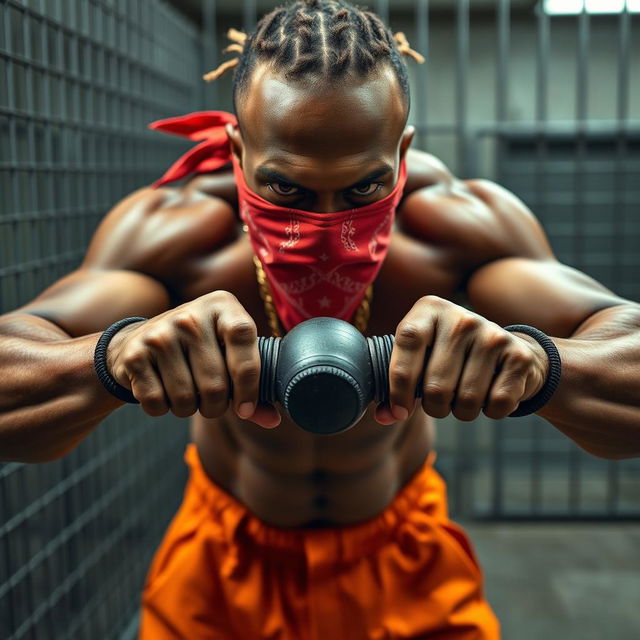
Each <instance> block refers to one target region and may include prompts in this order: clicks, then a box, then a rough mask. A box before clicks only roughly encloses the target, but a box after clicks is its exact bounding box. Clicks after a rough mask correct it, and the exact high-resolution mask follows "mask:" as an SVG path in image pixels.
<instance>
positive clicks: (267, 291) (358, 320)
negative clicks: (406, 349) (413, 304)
mask: <svg viewBox="0 0 640 640" xmlns="http://www.w3.org/2000/svg"><path fill="white" fill-rule="evenodd" d="M253 264H254V265H255V267H256V277H257V279H258V287H259V288H260V297H261V298H262V301H263V303H264V310H265V313H266V314H267V320H268V321H269V327H270V328H271V335H272V336H274V337H276V338H281V337H282V336H283V335H284V331H283V330H282V325H281V324H280V319H279V318H278V312H277V311H276V307H275V305H274V303H273V296H272V295H271V287H270V286H269V282H268V281H267V274H266V273H265V272H264V269H263V268H262V263H261V262H260V259H259V258H258V256H256V255H254V256H253ZM372 299H373V285H372V284H370V285H369V286H368V287H367V291H366V293H365V294H364V298H362V300H361V301H360V305H359V306H358V308H357V309H356V311H355V313H354V314H353V325H354V326H355V328H356V329H358V331H360V333H362V334H364V333H365V331H366V330H367V325H368V324H369V316H370V314H371V300H372Z"/></svg>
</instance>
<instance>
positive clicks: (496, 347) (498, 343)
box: [484, 329, 511, 351]
mask: <svg viewBox="0 0 640 640" xmlns="http://www.w3.org/2000/svg"><path fill="white" fill-rule="evenodd" d="M510 342H511V336H510V335H509V334H508V333H507V332H506V331H502V330H500V331H496V330H495V329H490V330H489V331H488V333H487V334H486V336H485V338H484V344H485V347H486V348H487V349H488V350H489V351H501V350H502V349H504V348H505V347H507V346H508V345H509V344H510Z"/></svg>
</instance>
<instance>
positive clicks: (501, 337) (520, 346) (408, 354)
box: [376, 296, 549, 424]
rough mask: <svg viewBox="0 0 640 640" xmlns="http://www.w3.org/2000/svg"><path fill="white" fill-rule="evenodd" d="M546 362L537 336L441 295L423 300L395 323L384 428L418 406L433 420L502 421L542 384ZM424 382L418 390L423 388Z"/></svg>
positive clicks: (381, 412) (381, 417)
mask: <svg viewBox="0 0 640 640" xmlns="http://www.w3.org/2000/svg"><path fill="white" fill-rule="evenodd" d="M548 367H549V361H548V358H547V355H546V353H545V351H544V349H543V348H542V347H541V346H540V345H539V344H538V343H537V342H536V341H535V340H533V339H532V338H530V337H529V336H525V335H522V334H517V333H510V332H509V331H505V330H504V329H502V328H501V327H500V326H498V325H497V324H495V323H493V322H490V321H489V320H486V319H485V318H483V317H481V316H479V315H477V314H475V313H472V312H471V311H468V310H467V309H464V308H463V307H460V306H458V305H456V304H454V303H452V302H449V301H447V300H444V299H442V298H438V297H437V296H425V297H423V298H421V299H420V300H418V301H417V302H416V304H415V305H414V306H413V307H412V309H411V310H410V311H409V313H408V314H407V315H406V316H405V317H404V318H403V319H402V320H401V322H400V323H399V324H398V327H397V330H396V334H395V345H394V347H393V351H392V353H391V362H390V366H389V385H390V406H389V407H386V406H382V405H381V406H379V407H378V408H377V409H376V419H377V420H378V422H381V423H382V424H390V423H391V422H394V421H396V420H402V419H404V418H406V417H407V415H408V414H409V413H411V412H412V411H413V409H414V407H415V405H416V404H417V401H416V398H415V390H416V388H421V389H422V408H423V409H424V411H425V412H426V413H427V414H429V415H430V416H433V417H434V418H444V417H445V416H447V415H448V414H449V413H453V415H454V416H455V417H456V418H458V419H460V420H473V419H475V418H477V417H478V415H479V413H480V412H481V411H482V412H483V413H484V414H485V415H487V416H488V417H490V418H495V419H498V418H504V417H506V416H508V415H509V414H510V413H511V412H513V411H515V409H516V408H517V407H518V405H519V404H520V402H522V401H524V400H528V399H529V398H531V397H533V396H534V395H536V393H538V391H540V389H541V388H542V387H543V385H544V383H545V380H546V377H547V373H548ZM419 385H420V387H419Z"/></svg>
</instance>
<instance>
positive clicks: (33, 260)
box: [0, 0, 201, 640]
mask: <svg viewBox="0 0 640 640" xmlns="http://www.w3.org/2000/svg"><path fill="white" fill-rule="evenodd" d="M0 21H1V22H0V311H2V312H6V311H8V310H10V309H13V308H15V307H17V306H19V305H21V304H23V303H25V302H27V301H28V300H30V299H31V298H33V297H34V296H35V295H36V294H38V293H39V292H41V291H42V290H43V289H44V288H45V287H46V286H47V285H49V284H50V283H51V282H53V281H54V280H56V279H58V278H59V277H60V276H62V275H64V274H66V273H68V272H69V271H71V270H73V269H74V268H76V267H77V266H78V265H79V263H80V261H81V258H82V256H83V254H84V251H85V249H86V247H87V244H88V241H89V238H90V236H91V234H92V232H93V230H94V229H95V227H96V225H97V223H98V221H99V220H100V219H101V218H102V217H103V216H104V215H105V213H106V212H107V211H108V210H109V209H110V208H111V207H112V206H113V205H114V204H115V203H116V202H117V201H118V200H119V199H120V198H121V197H123V196H124V195H125V194H127V193H130V192H131V191H133V190H135V189H137V188H139V187H141V186H144V185H146V184H149V183H150V182H151V181H152V180H153V179H155V178H156V177H158V176H159V175H161V174H162V172H163V171H164V169H165V168H166V167H167V166H168V165H169V164H170V163H171V162H172V161H173V159H175V157H176V154H177V153H178V152H181V151H182V150H183V149H184V148H185V146H184V145H183V144H182V143H180V142H176V141H173V140H171V138H169V137H167V136H161V135H159V134H157V133H154V132H151V131H147V130H146V125H147V123H148V122H150V121H152V120H155V119H157V118H163V117H168V116H171V115H175V114H179V113H183V112H187V111H191V110H194V109H197V108H199V107H200V102H199V100H200V97H201V93H200V80H199V78H198V72H199V71H200V64H201V58H200V46H199V35H198V32H197V31H196V29H195V28H194V26H193V25H192V24H190V23H189V22H187V21H186V20H185V19H184V18H183V17H181V16H180V15H179V14H178V13H177V12H176V11H175V10H174V9H173V8H171V7H168V6H166V5H165V4H163V3H161V2H159V1H158V0H126V1H125V0H64V1H63V0H55V1H51V2H49V1H48V0H41V1H36V0H32V1H29V2H26V1H25V2H18V1H17V0H4V1H1V2H0ZM186 438H187V429H186V423H185V422H184V421H179V420H177V419H160V420H158V419H150V418H148V417H145V414H144V413H143V412H142V411H140V409H139V408H135V407H127V408H124V409H120V410H118V411H117V412H116V413H115V414H113V415H112V416H111V417H110V418H108V419H107V420H106V421H105V422H104V423H103V424H102V425H100V427H98V428H97V430H96V431H95V432H94V433H93V434H92V435H90V436H89V437H88V438H87V439H86V440H85V441H84V442H83V443H82V444H81V445H80V446H79V447H78V448H77V449H76V450H75V451H73V452H72V453H71V454H69V455H68V456H66V457H64V458H63V459H61V460H59V461H56V462H52V463H47V464H34V465H24V464H17V463H8V464H3V465H0V638H2V640H19V639H23V638H24V639H26V638H29V639H37V640H48V639H52V640H71V639H75V638H83V639H84V638H95V639H100V640H103V639H106V638H117V637H120V632H121V631H122V629H124V628H125V627H126V626H127V624H128V623H129V622H130V620H131V619H132V616H133V615H134V614H135V612H136V611H137V609H138V606H139V597H140V591H141V588H142V582H143V578H144V574H145V572H146V569H147V567H148V564H149V561H150V558H151V554H152V553H153V551H154V549H155V548H156V546H157V544H158V542H159V540H160V537H161V535H162V533H163V532H164V530H165V528H166V525H167V523H168V521H169V519H170V517H171V516H172V515H173V513H174V512H175V510H176V508H177V506H178V504H179V500H180V496H181V493H182V488H183V486H184V480H185V476H184V465H183V464H182V459H181V458H182V455H181V452H182V451H183V449H184V446H185V443H186Z"/></svg>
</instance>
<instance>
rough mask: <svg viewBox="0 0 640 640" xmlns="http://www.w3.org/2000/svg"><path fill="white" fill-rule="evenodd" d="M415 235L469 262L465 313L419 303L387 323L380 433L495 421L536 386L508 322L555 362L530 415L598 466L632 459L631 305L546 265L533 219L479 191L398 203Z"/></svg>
mask: <svg viewBox="0 0 640 640" xmlns="http://www.w3.org/2000/svg"><path fill="white" fill-rule="evenodd" d="M405 208H406V210H405V217H406V218H408V219H410V220H411V221H412V222H413V224H414V225H415V227H416V229H415V231H414V233H415V235H416V236H417V237H423V238H424V239H425V241H427V242H430V243H433V242H434V238H435V240H436V242H437V243H438V244H439V245H440V246H443V247H450V248H452V249H453V250H454V251H455V255H457V256H459V257H458V258H457V260H458V263H459V264H464V263H465V261H466V262H467V263H468V270H467V274H468V275H467V277H466V278H465V281H464V284H463V288H464V289H465V293H466V296H467V298H468V301H469V303H470V306H471V308H472V310H470V309H466V308H464V307H461V306H459V305H457V304H454V303H453V302H452V301H450V300H446V299H442V298H438V297H436V296H431V295H426V296H424V297H422V298H420V299H419V300H417V301H416V303H415V305H414V306H413V307H412V309H411V310H410V311H409V313H408V314H406V316H405V317H404V318H403V319H402V320H401V322H400V323H399V324H398V327H397V329H396V333H395V345H394V348H393V351H392V354H391V362H390V366H389V384H390V404H389V406H382V405H381V406H379V407H378V408H377V410H376V418H377V419H378V421H379V422H381V423H383V424H390V423H392V422H394V421H396V420H402V419H404V418H405V417H406V415H407V414H408V413H410V412H411V411H413V410H415V409H416V408H417V401H416V402H414V399H415V391H416V388H417V387H420V390H421V393H422V397H421V399H420V403H421V405H422V409H423V410H424V411H425V412H426V413H427V414H429V415H430V416H432V417H435V418H444V417H445V416H447V415H449V414H450V413H452V414H453V415H454V416H455V417H456V418H458V419H460V420H465V421H469V420H474V419H475V418H477V417H478V415H479V414H480V412H482V413H484V414H485V415H487V416H488V417H490V418H494V419H500V418H504V417H506V416H508V415H509V414H510V413H512V412H513V411H514V410H516V409H517V408H518V407H519V406H520V404H521V403H522V402H525V401H527V400H530V399H531V398H533V397H535V396H536V395H537V394H538V392H540V390H541V389H543V387H544V385H545V381H546V379H547V377H548V373H549V359H548V357H547V354H546V352H545V351H544V349H543V348H542V346H541V345H540V344H539V343H538V342H536V340H535V339H533V338H532V337H530V336H528V335H524V334H521V333H512V332H508V331H505V330H504V329H503V327H505V326H507V325H511V324H521V325H522V324H524V325H530V326H533V327H535V328H537V329H538V330H540V331H542V332H544V333H546V334H547V335H548V336H549V337H550V338H551V339H552V341H553V342H554V344H555V345H556V347H557V348H558V351H559V353H560V357H561V360H562V375H561V378H560V383H559V385H558V388H557V389H556V391H555V393H554V394H553V396H552V397H551V399H550V400H549V401H548V402H547V404H546V405H545V406H543V407H542V408H541V409H539V410H538V411H536V413H537V415H540V416H541V417H543V418H545V419H546V420H548V421H549V422H550V423H551V424H553V425H554V426H555V427H557V428H558V429H560V430H561V431H562V432H563V433H565V434H566V435H567V436H569V437H570V438H571V439H572V440H574V442H576V443H577V444H578V445H579V446H580V447H582V448H583V449H585V450H586V451H589V452H590V453H592V454H594V455H597V456H600V457H604V458H612V459H613V458H628V457H635V456H640V305H639V304H637V303H635V302H632V301H629V300H626V299H624V298H621V297H619V296H617V295H616V294H615V293H613V292H611V291H610V290H609V289H607V288H606V287H604V286H603V285H602V284H600V283H598V282H596V281H595V280H594V279H593V278H591V277H589V276H587V275H586V274H584V273H582V272H580V271H578V270H576V269H573V268H571V267H568V266H566V265H563V264H561V263H559V262H558V260H557V259H556V258H555V256H554V255H553V251H552V249H551V247H550V246H549V244H548V241H547V239H546V236H545V234H544V231H543V229H542V227H541V226H540V224H539V222H538V221H537V220H536V218H535V216H534V215H533V214H532V213H531V211H529V210H528V209H527V207H526V206H525V205H524V204H523V203H522V202H521V201H520V200H519V199H518V198H516V197H515V196H514V195H513V194H511V193H509V192H508V191H507V190H505V189H503V188H501V187H499V186H498V185H495V184H493V183H488V182H486V181H467V182H465V183H460V182H459V181H455V180H452V181H451V186H450V187H449V188H446V189H445V188H442V189H439V190H422V191H420V192H416V194H412V195H411V196H410V198H409V199H408V200H407V201H406V202H405Z"/></svg>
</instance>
